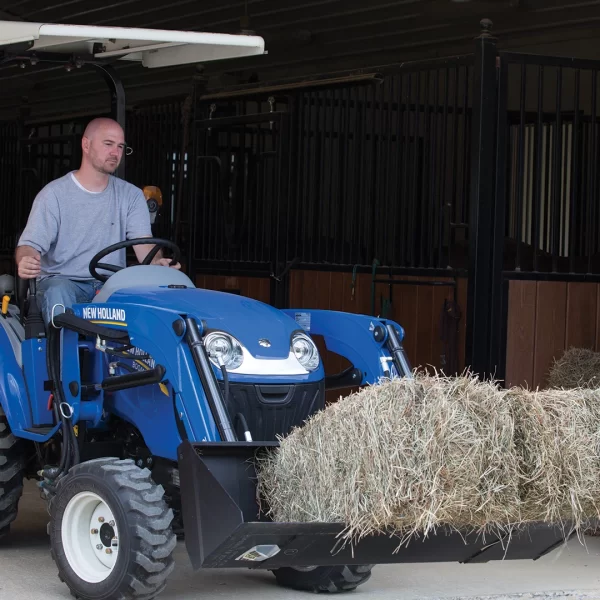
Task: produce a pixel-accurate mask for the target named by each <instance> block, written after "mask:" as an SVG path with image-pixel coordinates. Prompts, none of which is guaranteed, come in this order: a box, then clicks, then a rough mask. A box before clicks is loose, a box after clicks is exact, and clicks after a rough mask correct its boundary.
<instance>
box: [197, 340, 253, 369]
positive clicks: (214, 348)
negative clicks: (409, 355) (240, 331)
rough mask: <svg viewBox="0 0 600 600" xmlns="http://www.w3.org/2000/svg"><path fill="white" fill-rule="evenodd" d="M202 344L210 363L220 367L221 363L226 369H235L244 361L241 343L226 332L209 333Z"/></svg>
mask: <svg viewBox="0 0 600 600" xmlns="http://www.w3.org/2000/svg"><path fill="white" fill-rule="evenodd" d="M204 345H205V346H206V351H207V352H208V356H209V357H210V360H211V361H212V363H213V364H214V365H215V366H217V367H219V368H220V367H221V365H222V364H224V365H225V368H226V369H227V370H228V371H231V370H232V369H237V368H238V367H239V366H240V365H241V364H242V362H243V361H244V353H243V352H242V346H241V344H240V343H239V342H238V341H237V340H236V339H235V338H234V337H232V336H230V335H228V334H227V333H221V332H214V333H209V334H208V335H207V336H206V338H205V340H204Z"/></svg>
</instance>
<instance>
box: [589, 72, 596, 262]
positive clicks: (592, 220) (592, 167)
mask: <svg viewBox="0 0 600 600" xmlns="http://www.w3.org/2000/svg"><path fill="white" fill-rule="evenodd" d="M597 92H598V70H597V69H594V70H593V71H592V134H591V138H592V160H591V161H588V164H589V172H590V176H589V181H590V183H589V186H588V198H587V203H588V215H589V231H588V244H587V246H588V248H587V272H588V273H591V272H592V254H594V253H595V252H596V248H597V243H598V242H597V241H596V214H595V213H596V182H597V181H598V169H597V164H598V128H597V127H596V125H597V123H596V121H597V104H596V103H597Z"/></svg>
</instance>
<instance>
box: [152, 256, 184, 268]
mask: <svg viewBox="0 0 600 600" xmlns="http://www.w3.org/2000/svg"><path fill="white" fill-rule="evenodd" d="M151 264H153V265H161V266H163V267H171V268H172V269H177V270H179V269H181V265H180V264H179V263H175V264H174V265H172V264H171V259H170V258H158V257H154V260H153V261H152V263H151Z"/></svg>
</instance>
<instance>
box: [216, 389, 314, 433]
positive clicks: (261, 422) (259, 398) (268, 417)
mask: <svg viewBox="0 0 600 600" xmlns="http://www.w3.org/2000/svg"><path fill="white" fill-rule="evenodd" d="M219 384H220V386H221V392H223V391H224V385H223V382H219ZM225 405H226V407H227V411H228V413H229V418H230V419H231V423H232V425H233V426H234V429H235V431H236V432H237V435H238V437H239V439H240V440H243V439H244V430H243V428H242V424H241V423H240V421H239V419H236V415H237V414H238V413H242V414H243V415H244V418H245V419H246V422H247V423H248V429H249V430H250V433H251V434H252V439H253V440H254V441H260V442H268V441H274V440H275V439H276V435H287V434H288V433H289V432H290V431H291V429H292V427H294V426H297V425H302V424H303V423H304V421H305V420H306V419H307V418H308V417H309V416H310V415H312V414H313V413H314V412H316V411H318V410H320V409H322V408H323V407H324V406H325V383H324V382H323V381H320V382H317V383H303V384H298V385H253V384H238V383H230V385H229V398H228V399H225Z"/></svg>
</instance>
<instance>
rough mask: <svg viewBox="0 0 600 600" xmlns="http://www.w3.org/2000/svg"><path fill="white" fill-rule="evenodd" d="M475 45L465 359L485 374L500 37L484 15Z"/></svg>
mask: <svg viewBox="0 0 600 600" xmlns="http://www.w3.org/2000/svg"><path fill="white" fill-rule="evenodd" d="M480 25H481V34H480V35H479V37H478V38H477V41H476V47H475V67H474V76H473V112H472V146H471V147H472V154H471V187H470V190H471V196H470V214H469V283H468V296H467V339H466V359H467V365H469V366H470V368H471V370H472V371H473V373H478V374H479V375H480V376H481V377H486V376H488V375H489V374H490V371H493V368H494V367H493V365H491V364H490V359H491V356H490V350H491V327H490V325H491V324H490V319H491V318H492V314H491V309H492V293H493V287H494V286H493V285H492V281H493V274H492V270H493V268H494V267H495V266H496V265H494V261H493V254H494V252H493V246H494V236H493V235H492V232H493V224H494V214H495V198H494V197H495V178H494V172H495V148H496V119H497V71H496V57H497V50H496V39H495V38H494V37H492V34H491V28H492V22H491V21H490V20H489V19H483V20H482V21H481V23H480Z"/></svg>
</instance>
